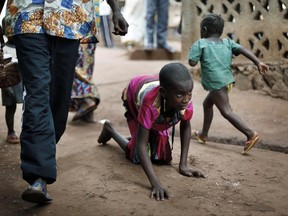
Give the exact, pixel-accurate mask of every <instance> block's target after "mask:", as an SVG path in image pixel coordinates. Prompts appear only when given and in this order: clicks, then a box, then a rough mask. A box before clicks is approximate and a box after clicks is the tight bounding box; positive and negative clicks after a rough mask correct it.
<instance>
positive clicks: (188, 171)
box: [179, 166, 206, 178]
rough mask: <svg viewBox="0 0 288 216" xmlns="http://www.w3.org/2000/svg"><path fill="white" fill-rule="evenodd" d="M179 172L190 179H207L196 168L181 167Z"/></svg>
mask: <svg viewBox="0 0 288 216" xmlns="http://www.w3.org/2000/svg"><path fill="white" fill-rule="evenodd" d="M179 172H180V174H181V175H184V176H188V177H197V178H199V177H202V178H206V176H205V175H204V174H203V173H202V172H201V171H200V170H197V169H196V168H195V167H187V166H184V167H179Z"/></svg>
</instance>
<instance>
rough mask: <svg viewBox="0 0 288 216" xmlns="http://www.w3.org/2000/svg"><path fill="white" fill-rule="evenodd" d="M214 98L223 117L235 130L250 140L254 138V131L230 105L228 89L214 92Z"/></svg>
mask: <svg viewBox="0 0 288 216" xmlns="http://www.w3.org/2000/svg"><path fill="white" fill-rule="evenodd" d="M212 98H213V101H214V103H215V105H216V106H217V108H218V109H219V111H220V112H221V114H222V116H223V117H224V118H225V119H227V120H228V121H229V122H230V123H231V124H232V125H233V126H234V127H235V128H237V129H238V130H239V131H241V132H242V133H243V134H245V135H246V137H247V139H248V140H249V139H250V138H252V137H253V136H254V131H252V130H251V129H250V128H249V127H248V126H247V125H246V124H245V122H244V121H243V120H242V119H241V118H240V117H239V116H238V115H237V114H236V113H235V112H233V110H232V108H231V106H230V103H229V97H228V93H227V91H226V87H224V88H222V89H220V90H217V91H213V93H212Z"/></svg>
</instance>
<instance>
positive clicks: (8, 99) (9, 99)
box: [1, 82, 23, 106]
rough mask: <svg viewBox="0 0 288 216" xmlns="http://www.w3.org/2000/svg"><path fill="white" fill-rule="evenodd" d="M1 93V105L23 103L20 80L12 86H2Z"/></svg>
mask: <svg viewBox="0 0 288 216" xmlns="http://www.w3.org/2000/svg"><path fill="white" fill-rule="evenodd" d="M1 93H2V105H3V106H11V105H13V104H17V103H23V85H22V82H20V83H19V84H17V85H15V86H12V87H8V88H2V89H1Z"/></svg>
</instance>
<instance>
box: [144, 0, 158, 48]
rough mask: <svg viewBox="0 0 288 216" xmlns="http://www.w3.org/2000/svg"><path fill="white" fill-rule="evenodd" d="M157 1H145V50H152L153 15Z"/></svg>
mask: <svg viewBox="0 0 288 216" xmlns="http://www.w3.org/2000/svg"><path fill="white" fill-rule="evenodd" d="M157 2H158V0H147V4H146V5H147V8H146V9H147V11H146V45H145V48H147V50H152V49H153V44H154V29H155V20H154V19H155V14H156V9H157Z"/></svg>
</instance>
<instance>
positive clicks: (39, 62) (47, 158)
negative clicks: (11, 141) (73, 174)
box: [14, 34, 57, 203]
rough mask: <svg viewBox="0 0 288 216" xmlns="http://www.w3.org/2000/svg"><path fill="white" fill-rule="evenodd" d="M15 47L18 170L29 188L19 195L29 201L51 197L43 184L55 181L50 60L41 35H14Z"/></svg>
mask: <svg viewBox="0 0 288 216" xmlns="http://www.w3.org/2000/svg"><path fill="white" fill-rule="evenodd" d="M14 37H15V40H14V41H15V46H16V51H17V58H18V63H19V71H20V73H21V76H22V80H23V86H24V104H23V115H22V132H21V135H20V143H21V169H22V174H23V179H24V180H25V181H27V182H28V183H29V184H30V185H31V186H30V187H28V188H27V189H26V190H25V191H24V192H23V194H22V198H23V199H24V200H26V201H30V202H37V203H39V202H47V201H51V200H52V198H51V197H50V196H49V195H48V193H47V191H46V183H48V184H52V183H53V182H54V181H56V175H57V170H56V141H55V131H54V123H53V118H52V113H51V109H50V101H49V96H50V95H49V92H50V81H51V75H50V61H51V55H50V50H49V48H48V47H49V43H48V39H47V37H46V36H45V35H42V34H22V35H16V36H14Z"/></svg>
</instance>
